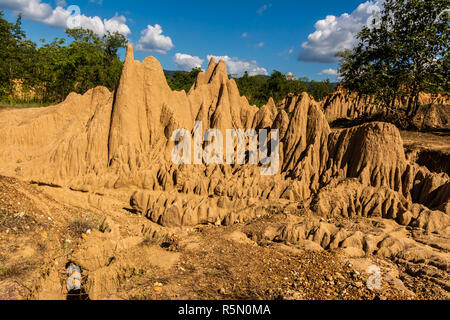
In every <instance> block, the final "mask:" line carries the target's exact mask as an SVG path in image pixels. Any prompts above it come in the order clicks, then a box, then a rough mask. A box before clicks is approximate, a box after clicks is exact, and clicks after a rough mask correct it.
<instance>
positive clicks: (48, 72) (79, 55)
mask: <svg viewBox="0 0 450 320" xmlns="http://www.w3.org/2000/svg"><path fill="white" fill-rule="evenodd" d="M66 34H67V35H68V36H70V37H72V38H73V41H72V42H71V43H70V44H66V41H65V39H58V38H56V39H54V40H53V41H52V42H50V43H46V42H45V40H41V41H42V45H41V46H40V47H39V48H37V46H36V44H34V43H33V42H31V41H29V40H26V35H25V32H24V31H23V30H22V29H21V17H20V16H19V17H18V18H17V21H16V23H15V24H13V23H10V22H8V21H7V20H5V19H4V18H3V13H2V12H0V100H2V101H5V100H6V101H7V102H8V103H9V104H12V103H14V102H17V101H14V97H13V95H14V83H15V81H17V80H19V81H20V82H21V83H22V90H30V89H31V90H32V91H33V92H34V93H35V95H34V97H35V98H34V99H35V100H36V101H38V102H39V103H48V102H58V101H62V100H64V99H65V98H66V96H67V95H68V94H69V93H70V92H77V93H84V92H86V91H87V90H89V89H91V88H93V87H96V86H99V85H103V86H106V87H107V88H108V89H109V90H114V89H115V88H116V86H117V84H118V82H119V78H120V74H121V71H122V65H123V63H122V62H121V61H120V59H119V55H118V50H119V48H123V47H125V46H126V44H127V40H126V38H125V37H124V36H123V35H121V34H119V33H112V34H111V33H107V34H106V35H104V36H103V37H100V36H98V35H96V34H94V33H93V32H92V31H90V30H85V29H81V28H80V29H68V30H66Z"/></svg>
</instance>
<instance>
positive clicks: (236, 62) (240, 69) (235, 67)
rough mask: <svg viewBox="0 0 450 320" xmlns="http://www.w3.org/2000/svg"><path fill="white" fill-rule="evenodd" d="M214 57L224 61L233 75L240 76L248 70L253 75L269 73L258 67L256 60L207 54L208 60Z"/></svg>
mask: <svg viewBox="0 0 450 320" xmlns="http://www.w3.org/2000/svg"><path fill="white" fill-rule="evenodd" d="M211 58H214V59H215V60H216V61H219V60H223V61H225V63H226V65H227V69H228V73H230V74H231V75H233V76H237V77H242V76H243V75H244V73H245V71H247V72H248V74H249V75H250V76H255V75H257V74H262V75H268V74H269V73H268V72H267V70H266V69H265V68H262V67H259V66H258V63H257V62H256V61H246V60H240V59H238V58H236V57H234V58H231V57H229V56H214V55H208V56H207V59H208V61H209V60H211Z"/></svg>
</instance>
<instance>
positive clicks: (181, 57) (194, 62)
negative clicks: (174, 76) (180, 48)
mask: <svg viewBox="0 0 450 320" xmlns="http://www.w3.org/2000/svg"><path fill="white" fill-rule="evenodd" d="M203 61H205V60H204V59H200V58H199V57H197V56H191V55H189V54H185V53H176V54H175V56H174V57H173V62H174V63H175V65H176V66H177V67H178V68H179V69H181V70H184V71H191V70H192V69H194V68H201V67H202V64H203Z"/></svg>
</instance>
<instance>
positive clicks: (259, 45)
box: [256, 42, 264, 48]
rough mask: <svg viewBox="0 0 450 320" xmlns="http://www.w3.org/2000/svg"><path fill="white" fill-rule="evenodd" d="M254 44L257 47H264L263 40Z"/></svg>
mask: <svg viewBox="0 0 450 320" xmlns="http://www.w3.org/2000/svg"><path fill="white" fill-rule="evenodd" d="M256 46H257V47H258V48H262V47H264V42H260V43H258V44H257V45H256Z"/></svg>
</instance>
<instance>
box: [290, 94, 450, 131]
mask: <svg viewBox="0 0 450 320" xmlns="http://www.w3.org/2000/svg"><path fill="white" fill-rule="evenodd" d="M297 98H298V97H295V96H292V97H289V98H287V99H286V100H285V101H283V105H284V106H285V107H286V108H290V106H292V101H295V100H296V99H297ZM418 103H419V105H420V106H422V107H421V108H420V109H419V110H418V113H417V114H416V116H415V117H414V119H413V120H412V122H413V123H414V124H415V126H416V127H418V128H425V129H430V128H431V129H432V128H434V129H448V128H450V127H449V126H450V123H449V116H450V110H449V109H450V108H449V105H450V97H449V96H447V95H441V94H429V93H423V92H422V93H420V94H419V101H418ZM319 104H320V105H321V107H322V109H323V112H324V114H325V116H326V118H327V119H328V120H329V121H333V120H336V119H342V118H346V119H355V118H358V117H362V116H373V115H376V114H378V113H381V112H383V111H384V108H383V107H382V106H381V104H380V103H378V102H376V100H375V98H374V97H373V96H368V95H361V94H358V93H356V92H349V91H348V90H345V89H342V88H339V89H338V90H337V91H336V92H334V93H332V94H330V95H328V96H327V97H326V98H325V99H324V100H322V101H320V103H319ZM396 105H398V106H401V107H403V108H405V109H406V108H407V106H408V101H407V100H406V99H401V100H399V101H397V103H396Z"/></svg>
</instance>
